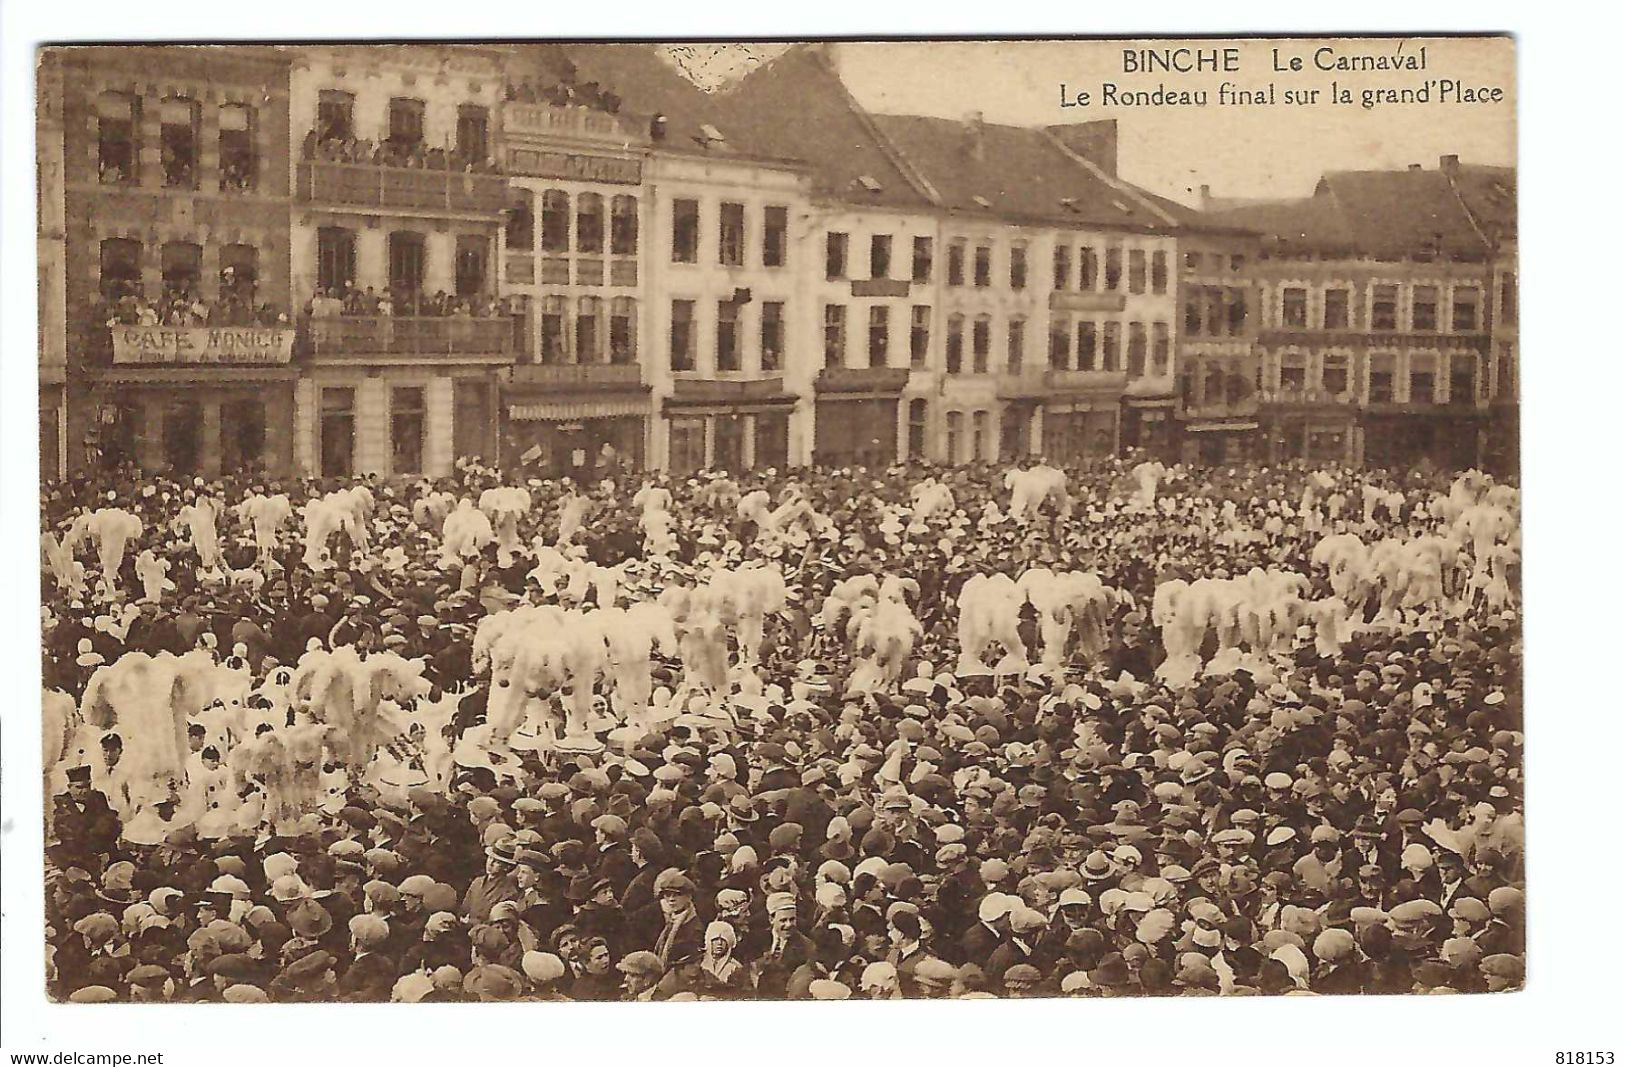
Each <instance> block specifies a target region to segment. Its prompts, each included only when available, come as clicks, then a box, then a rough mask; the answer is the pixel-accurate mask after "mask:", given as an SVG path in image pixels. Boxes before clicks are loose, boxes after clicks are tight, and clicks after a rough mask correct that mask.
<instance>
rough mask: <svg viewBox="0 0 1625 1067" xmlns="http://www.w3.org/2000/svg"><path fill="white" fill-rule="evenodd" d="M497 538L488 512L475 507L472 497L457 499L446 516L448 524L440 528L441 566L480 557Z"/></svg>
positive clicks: (445, 567) (444, 567)
mask: <svg viewBox="0 0 1625 1067" xmlns="http://www.w3.org/2000/svg"><path fill="white" fill-rule="evenodd" d="M494 540H496V534H495V533H494V532H493V531H492V529H491V520H490V519H488V518H486V517H485V513H484V512H482V511H481V510H480V509H479V508H477V507H475V506H474V502H473V501H471V500H468V499H466V498H465V499H463V500H460V501H458V502H457V507H456V508H454V509H453V510H452V511H451V512H450V514H448V515H447V516H446V521H445V523H444V524H442V525H441V527H440V566H441V568H442V569H449V568H452V567H456V566H459V565H461V564H462V563H463V562H464V561H466V560H469V559H474V558H477V557H478V556H479V554H480V553H481V552H484V551H485V546H486V545H489V544H490V543H491V542H492V541H494Z"/></svg>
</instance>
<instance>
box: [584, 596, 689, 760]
mask: <svg viewBox="0 0 1625 1067" xmlns="http://www.w3.org/2000/svg"><path fill="white" fill-rule="evenodd" d="M588 617H589V618H590V619H591V620H593V622H595V623H596V624H597V626H598V628H599V630H600V632H601V633H602V634H603V637H604V643H605V644H606V645H607V646H608V648H609V674H610V677H612V678H613V679H614V680H615V710H616V711H617V712H618V713H619V717H620V719H621V721H622V722H624V723H625V724H626V725H627V726H630V727H634V728H637V729H638V730H640V736H641V731H642V730H644V729H647V728H648V727H649V726H652V725H653V721H652V715H651V710H652V709H651V708H650V705H649V701H650V699H651V698H652V696H653V694H654V683H653V672H654V653H655V651H656V650H658V651H659V652H660V654H661V655H662V656H675V655H677V627H676V624H675V623H673V622H672V618H671V613H670V612H668V611H667V610H666V609H665V608H664V607H662V606H661V605H659V604H655V603H651V602H647V601H645V602H641V603H637V604H633V605H632V606H631V607H629V608H607V609H604V610H601V611H596V612H594V613H593V614H592V615H590V616H588Z"/></svg>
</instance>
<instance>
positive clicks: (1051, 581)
mask: <svg viewBox="0 0 1625 1067" xmlns="http://www.w3.org/2000/svg"><path fill="white" fill-rule="evenodd" d="M1016 588H1017V589H1019V590H1020V591H1021V595H1022V597H1023V598H1024V599H1025V600H1026V602H1027V603H1029V604H1031V605H1032V606H1033V609H1034V611H1036V612H1037V613H1038V635H1039V639H1040V640H1041V641H1042V642H1043V646H1044V651H1043V655H1042V658H1041V660H1040V662H1041V663H1043V665H1044V666H1046V667H1049V668H1052V669H1053V668H1057V667H1060V666H1061V665H1062V664H1063V663H1064V662H1065V661H1066V657H1067V655H1068V654H1069V652H1070V646H1071V644H1072V639H1073V635H1074V631H1076V633H1077V636H1078V639H1079V640H1078V645H1079V648H1078V651H1079V652H1080V653H1081V654H1082V655H1083V657H1084V658H1085V659H1086V660H1088V661H1093V660H1096V659H1098V658H1099V657H1100V655H1101V653H1102V652H1104V651H1105V648H1106V642H1107V635H1106V622H1107V618H1108V616H1109V613H1110V611H1111V609H1112V606H1113V605H1114V604H1115V603H1116V602H1117V598H1118V593H1117V591H1116V590H1115V589H1112V588H1111V587H1109V586H1107V585H1105V584H1103V583H1102V582H1101V580H1100V576H1099V575H1097V574H1092V573H1083V572H1079V571H1060V572H1056V571H1052V570H1050V569H1048V568H1046V567H1035V568H1032V569H1031V570H1028V571H1026V572H1024V573H1023V574H1022V576H1021V577H1020V578H1019V579H1017V581H1016Z"/></svg>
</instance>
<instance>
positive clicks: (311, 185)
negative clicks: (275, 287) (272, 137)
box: [288, 45, 524, 476]
mask: <svg viewBox="0 0 1625 1067" xmlns="http://www.w3.org/2000/svg"><path fill="white" fill-rule="evenodd" d="M292 51H293V53H294V60H293V69H292V73H291V78H290V117H291V122H290V131H289V140H288V156H289V167H288V171H289V174H290V176H291V180H292V183H293V205H292V208H293V218H292V242H291V244H292V291H293V293H294V295H295V298H296V300H297V301H298V303H299V306H300V307H301V309H302V311H301V319H300V325H301V333H300V363H299V370H300V376H299V380H298V382H297V385H296V388H295V390H294V410H293V417H292V420H291V423H292V425H293V428H294V443H295V447H294V454H295V457H296V460H297V465H298V467H299V469H300V470H302V471H305V472H309V473H312V474H320V475H324V476H333V475H346V474H351V473H361V472H368V473H380V474H390V475H429V476H437V475H443V474H446V473H448V472H450V470H451V469H452V466H453V464H454V463H455V461H456V459H458V458H459V457H484V458H487V459H494V458H495V457H496V454H497V443H498V434H497V421H498V401H499V392H498V390H499V375H500V374H501V372H503V371H504V370H505V369H506V368H507V367H508V366H509V365H510V364H512V362H513V360H514V354H515V351H516V348H517V345H516V338H518V337H520V336H522V334H523V325H524V324H523V322H522V316H515V315H512V314H510V310H511V309H510V308H509V307H508V306H507V305H505V304H503V303H502V302H501V300H500V299H499V291H498V287H499V286H498V263H499V255H500V250H501V242H502V229H503V221H504V212H505V211H506V210H507V209H508V208H509V194H508V183H507V179H506V178H505V177H504V176H503V175H502V174H501V173H500V164H499V162H498V160H500V158H501V152H500V146H499V144H498V143H497V119H498V109H499V107H500V105H501V103H502V98H503V66H502V58H501V56H500V54H498V53H497V52H495V51H492V50H488V49H481V48H473V47H466V46H460V45H423V46H412V47H409V48H389V49H379V48H375V47H370V46H330V47H302V48H298V49H294V50H292Z"/></svg>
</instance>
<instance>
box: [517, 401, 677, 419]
mask: <svg viewBox="0 0 1625 1067" xmlns="http://www.w3.org/2000/svg"><path fill="white" fill-rule="evenodd" d="M647 414H649V402H648V400H646V399H635V398H627V399H624V400H614V399H610V400H552V401H546V402H542V403H534V404H509V405H508V417H509V418H510V419H513V420H514V421H516V422H579V421H580V420H582V419H618V418H623V417H625V416H627V415H647Z"/></svg>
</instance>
